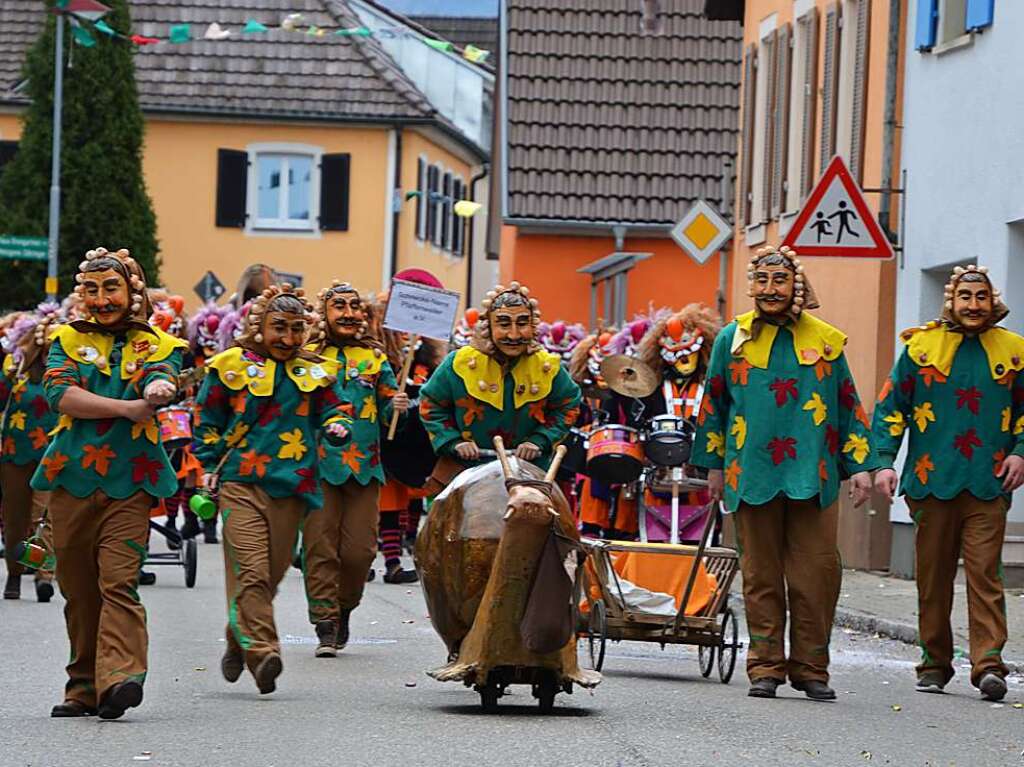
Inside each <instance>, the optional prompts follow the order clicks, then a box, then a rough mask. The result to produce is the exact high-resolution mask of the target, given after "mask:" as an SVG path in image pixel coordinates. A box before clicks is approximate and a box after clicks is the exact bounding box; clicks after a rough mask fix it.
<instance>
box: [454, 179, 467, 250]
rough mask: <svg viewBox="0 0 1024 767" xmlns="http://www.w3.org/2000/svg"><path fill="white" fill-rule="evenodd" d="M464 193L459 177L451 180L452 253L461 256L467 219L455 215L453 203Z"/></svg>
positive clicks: (463, 185)
mask: <svg viewBox="0 0 1024 767" xmlns="http://www.w3.org/2000/svg"><path fill="white" fill-rule="evenodd" d="M465 195H466V185H465V184H464V183H462V179H461V178H456V179H455V180H454V181H453V182H452V216H451V218H452V253H453V254H454V255H456V256H462V255H464V254H463V241H464V239H465V237H464V235H465V231H466V225H467V223H466V222H467V220H468V219H464V218H459V217H458V216H457V215H455V203H457V202H458V201H459V200H461V199H462V198H463V197H465Z"/></svg>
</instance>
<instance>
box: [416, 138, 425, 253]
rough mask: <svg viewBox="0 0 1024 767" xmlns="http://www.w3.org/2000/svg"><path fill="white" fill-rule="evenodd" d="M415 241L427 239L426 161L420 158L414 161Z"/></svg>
mask: <svg viewBox="0 0 1024 767" xmlns="http://www.w3.org/2000/svg"><path fill="white" fill-rule="evenodd" d="M416 191H417V192H419V194H418V195H417V197H416V239H417V240H425V239H426V238H427V161H426V159H424V158H423V157H420V158H419V159H418V160H417V161H416Z"/></svg>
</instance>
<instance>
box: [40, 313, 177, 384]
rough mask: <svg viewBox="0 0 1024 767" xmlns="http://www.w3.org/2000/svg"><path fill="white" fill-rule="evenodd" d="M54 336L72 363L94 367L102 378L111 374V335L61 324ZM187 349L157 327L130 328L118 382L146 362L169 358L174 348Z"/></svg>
mask: <svg viewBox="0 0 1024 767" xmlns="http://www.w3.org/2000/svg"><path fill="white" fill-rule="evenodd" d="M55 337H56V338H58V339H60V345H61V348H63V349H64V353H65V354H67V355H68V356H69V357H70V358H71V359H73V360H74V361H75V362H78V363H80V364H83V365H93V366H94V367H95V368H96V369H97V370H99V371H100V372H101V373H103V374H104V375H110V373H111V369H110V352H111V350H112V349H113V348H114V336H113V335H111V334H110V333H98V332H97V333H84V332H82V331H79V330H75V329H74V328H73V327H71V325H63V326H61V328H60V330H58V331H57V333H56V334H55ZM186 347H188V344H187V343H186V342H185V341H182V340H181V339H180V338H175V337H174V336H172V335H170V334H168V333H165V332H164V331H162V330H160V329H159V328H150V330H149V331H148V332H147V331H145V330H139V329H137V328H133V329H131V330H129V331H128V333H127V336H126V341H125V345H124V348H123V350H122V353H121V368H120V373H121V379H122V380H126V379H128V378H131V377H132V376H134V375H135V374H136V372H138V371H139V370H140V369H141V368H142V366H143V365H144V364H146V363H147V362H160V361H161V360H165V359H167V358H168V357H170V356H171V354H172V353H173V352H174V350H175V349H184V348H186Z"/></svg>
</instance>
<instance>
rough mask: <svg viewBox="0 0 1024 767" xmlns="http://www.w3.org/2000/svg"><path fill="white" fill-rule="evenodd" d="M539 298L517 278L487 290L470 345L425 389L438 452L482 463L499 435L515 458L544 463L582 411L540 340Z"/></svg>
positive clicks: (424, 408)
mask: <svg viewBox="0 0 1024 767" xmlns="http://www.w3.org/2000/svg"><path fill="white" fill-rule="evenodd" d="M539 322H540V311H539V310H538V308H537V300H536V299H533V298H530V296H529V291H528V290H527V289H526V288H525V287H523V286H521V285H520V284H519V283H517V282H513V283H511V284H510V285H509V286H508V287H507V288H505V287H502V286H500V285H498V286H496V287H495V288H494V290H492V291H490V292H489V293H488V294H487V298H486V299H484V301H483V304H482V309H481V311H480V317H479V320H478V321H477V323H476V328H475V331H476V332H475V335H474V337H473V341H472V343H471V344H470V345H468V346H465V347H463V348H461V349H459V350H458V351H455V352H452V353H450V354H449V355H448V356H447V357H446V358H445V360H444V362H442V363H441V365H440V367H438V368H437V370H436V371H435V372H434V375H432V376H431V378H430V380H429V381H428V382H427V385H426V386H424V387H423V388H422V389H421V390H420V416H421V418H422V419H423V425H424V426H425V427H426V429H427V433H428V434H429V435H430V441H431V443H432V444H433V446H434V452H435V453H437V454H438V456H440V457H442V458H447V459H449V460H451V459H456V460H458V461H459V462H461V463H463V464H470V465H471V464H474V463H477V462H479V460H480V448H487V449H489V448H490V447H491V445H492V444H493V441H494V437H496V436H500V437H502V439H503V440H504V442H505V444H506V445H508V446H509V447H510V448H512V447H514V452H515V455H516V456H517V457H518V458H521V459H523V460H525V461H531V462H533V463H536V464H537V465H539V466H542V467H546V466H547V464H548V462H549V461H550V459H551V455H552V451H553V450H554V448H555V446H557V445H558V443H559V442H560V441H561V440H562V439H564V438H565V436H566V434H568V431H569V427H570V426H571V425H572V424H573V423H574V422H575V420H576V417H577V415H578V413H579V403H580V390H579V387H578V386H577V385H576V384H575V383H573V381H572V379H571V378H570V377H569V374H568V373H567V372H566V371H565V370H563V368H562V365H561V362H560V360H559V359H558V357H556V356H555V355H553V354H550V353H548V352H546V351H544V350H543V349H541V348H540V346H539V345H538V343H537V339H536V331H537V325H538V323H539Z"/></svg>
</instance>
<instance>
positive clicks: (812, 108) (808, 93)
mask: <svg viewBox="0 0 1024 767" xmlns="http://www.w3.org/2000/svg"><path fill="white" fill-rule="evenodd" d="M800 23H801V24H806V25H807V36H806V38H805V39H806V40H807V44H806V46H805V47H804V82H803V89H804V90H803V93H802V94H798V95H797V98H802V99H803V100H804V124H803V126H802V127H801V129H800V132H801V135H802V137H803V141H802V145H801V148H800V203H801V204H803V201H804V199H805V198H806V197H807V195H809V194H810V193H811V187H812V186H813V185H814V126H815V125H817V123H818V114H817V108H818V9H817V8H811V9H810V10H809V11H808V12H807V13H806V14H804V15H803V16H802V17H801V19H800Z"/></svg>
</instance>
